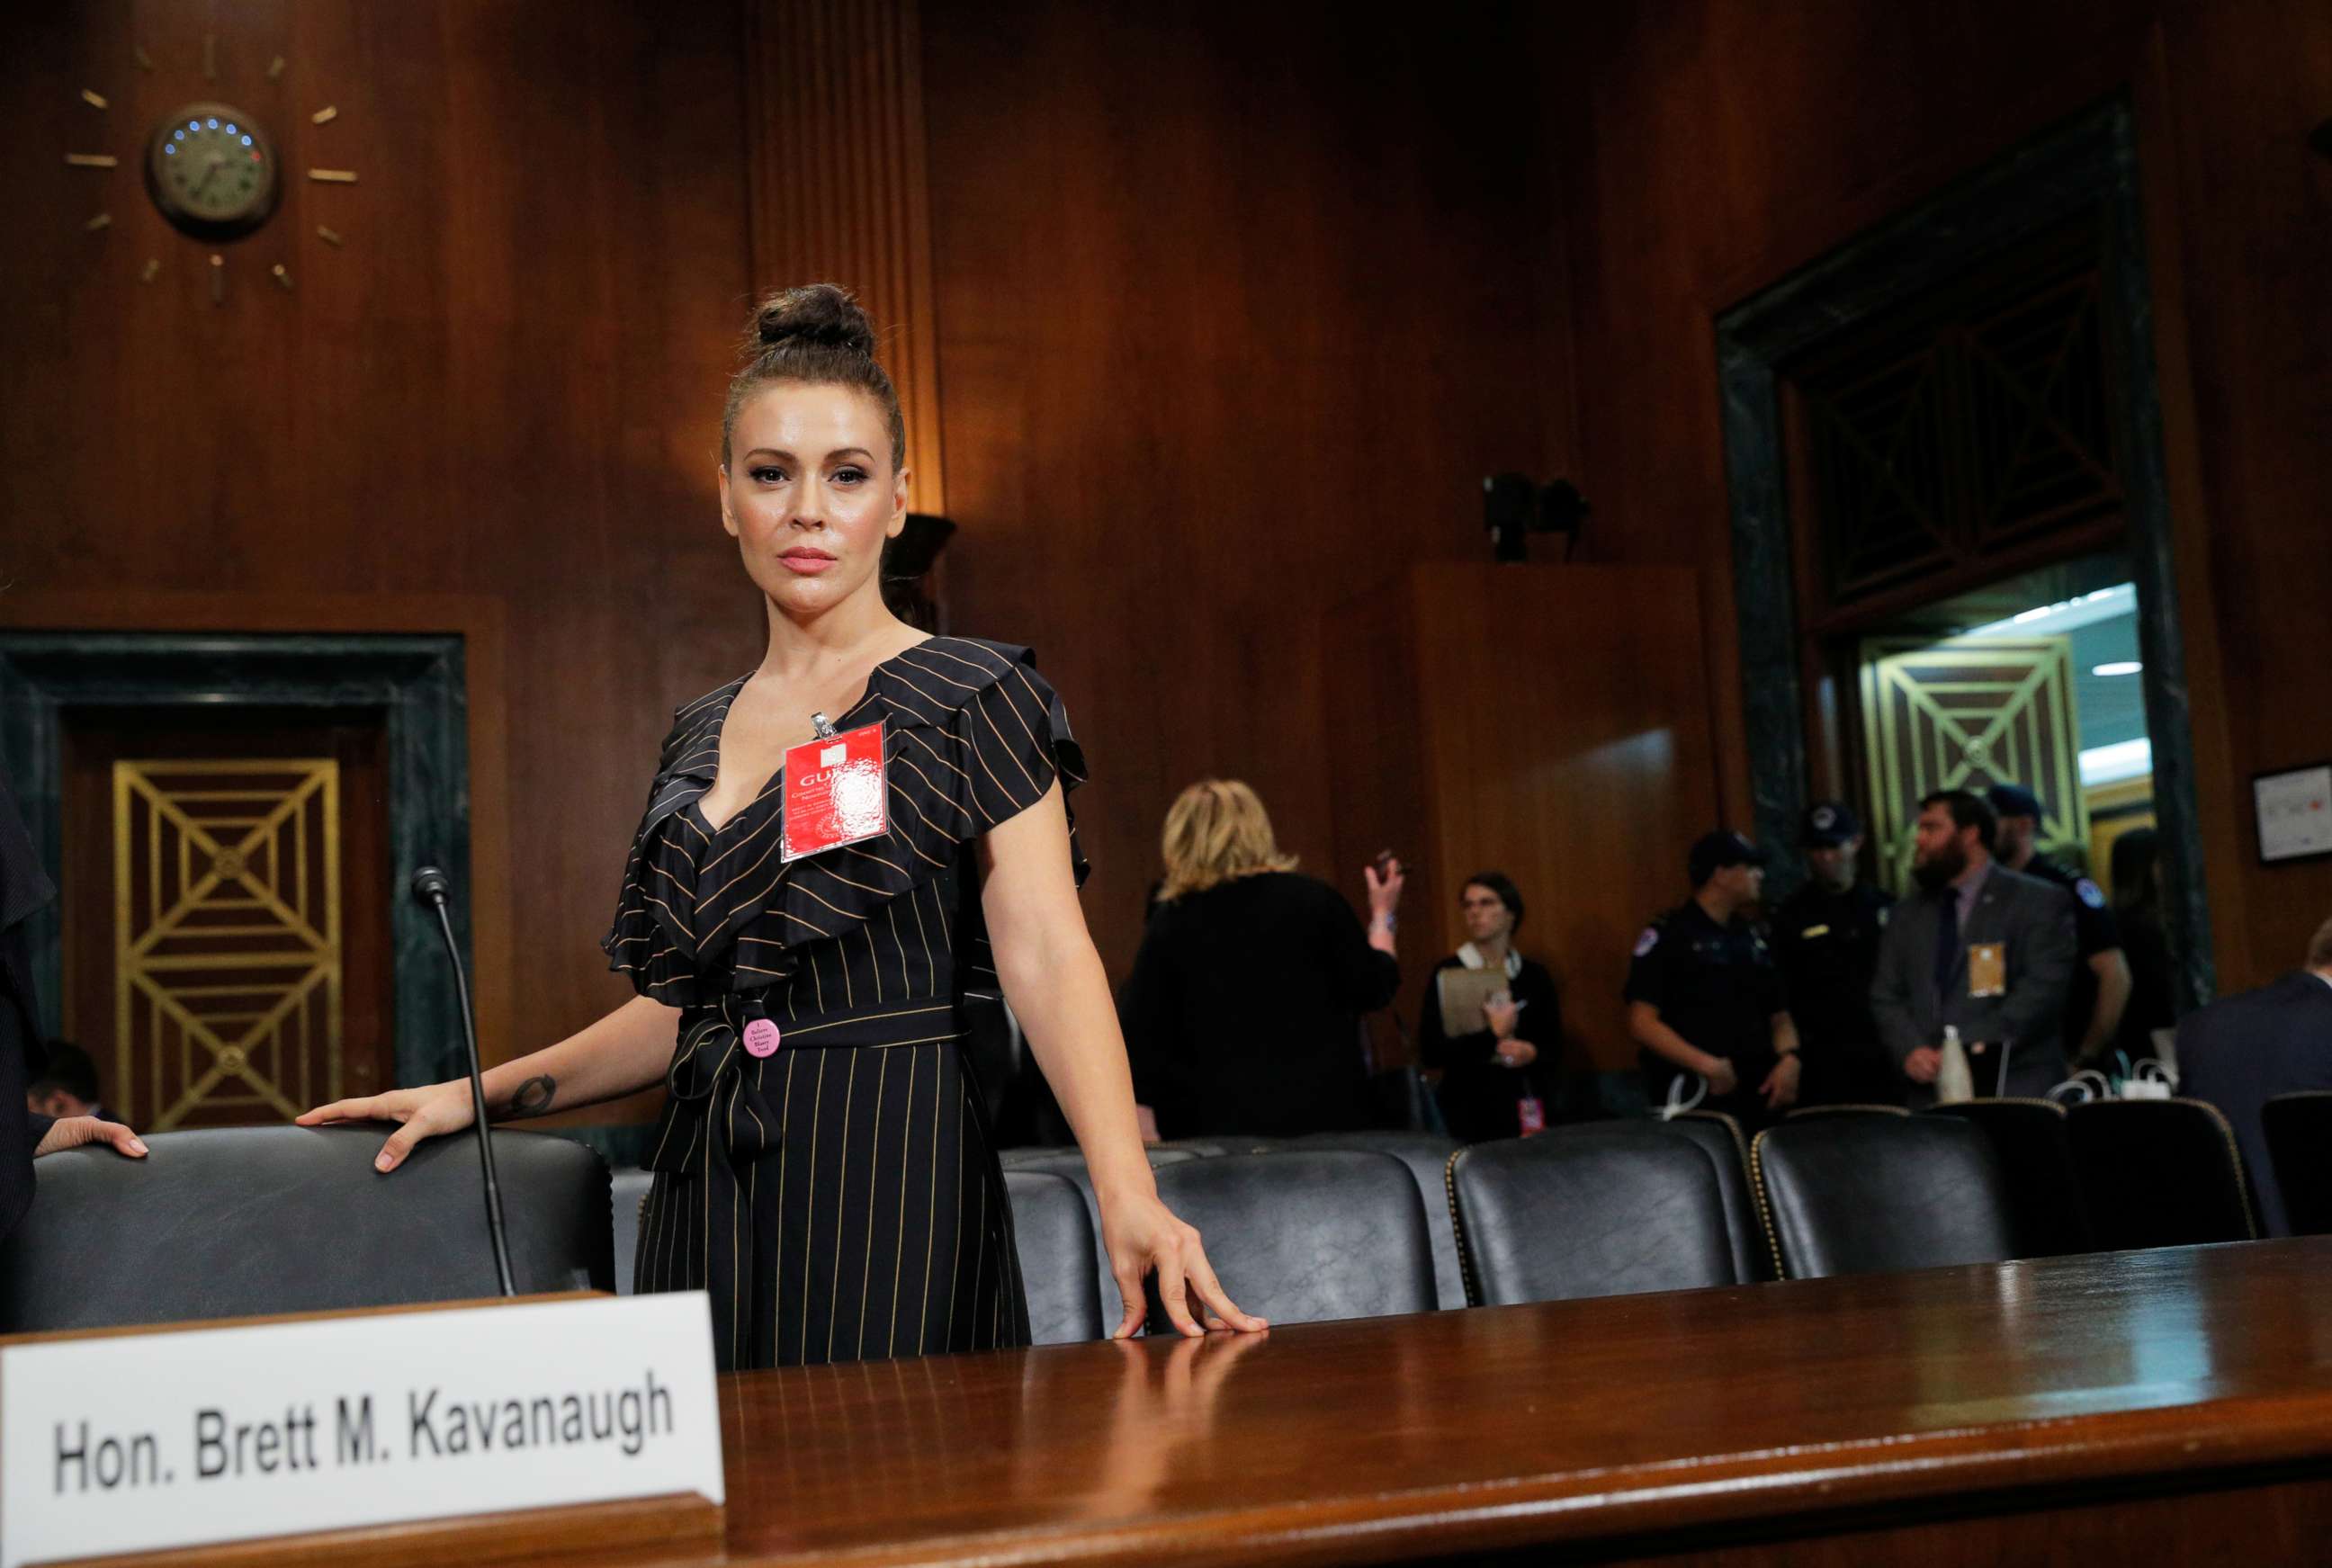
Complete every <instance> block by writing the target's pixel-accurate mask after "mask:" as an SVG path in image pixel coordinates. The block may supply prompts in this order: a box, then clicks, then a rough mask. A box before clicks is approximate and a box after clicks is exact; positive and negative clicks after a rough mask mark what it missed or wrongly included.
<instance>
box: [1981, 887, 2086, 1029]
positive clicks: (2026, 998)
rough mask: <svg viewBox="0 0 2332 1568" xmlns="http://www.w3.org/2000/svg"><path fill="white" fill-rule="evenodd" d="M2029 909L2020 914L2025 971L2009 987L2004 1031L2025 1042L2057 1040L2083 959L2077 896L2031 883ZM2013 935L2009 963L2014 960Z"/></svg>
mask: <svg viewBox="0 0 2332 1568" xmlns="http://www.w3.org/2000/svg"><path fill="white" fill-rule="evenodd" d="M2028 891H2029V894H2030V904H2031V913H2020V915H2019V918H2018V921H2017V928H2018V932H2019V934H2020V935H2021V937H2022V938H2023V947H2024V958H2023V961H2022V966H2021V968H2022V972H2021V974H2019V975H2017V976H2016V977H2015V981H2014V983H2013V984H2012V985H2011V986H2010V987H2009V988H2008V995H2007V997H2006V998H2005V999H2003V1001H2002V1006H2001V1009H2000V1021H2001V1031H2002V1033H2003V1034H2005V1035H2006V1036H2007V1037H2008V1038H2009V1039H2011V1040H2013V1041H2017V1042H2020V1043H2022V1044H2028V1045H2029V1044H2031V1043H2033V1042H2035V1041H2054V1040H2057V1039H2058V1038H2060V1037H2061V1035H2062V1034H2063V1031H2064V1027H2065V999H2066V997H2067V996H2068V995H2069V994H2070V993H2071V990H2072V986H2073V966H2074V965H2075V964H2076V963H2078V962H2079V961H2080V944H2079V938H2078V937H2077V936H2076V935H2075V933H2074V929H2073V895H2072V894H2069V893H2068V892H2066V891H2065V890H2064V889H2063V888H2061V887H2059V886H2058V885H2057V884H2054V883H2048V882H2036V883H2034V884H2031V885H2030V886H2029V889H2028ZM2014 941H2015V939H2014V938H2012V939H2011V942H2012V946H2011V948H2010V961H2012V962H2014V961H2015V957H2014V954H2015V948H2014V945H2013V943H2014Z"/></svg>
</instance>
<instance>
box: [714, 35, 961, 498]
mask: <svg viewBox="0 0 2332 1568" xmlns="http://www.w3.org/2000/svg"><path fill="white" fill-rule="evenodd" d="M744 59H745V133H746V143H745V147H746V153H745V163H746V177H747V182H748V185H747V188H748V192H749V200H748V214H749V222H750V230H751V235H752V257H753V268H752V275H753V282H754V286H755V287H756V288H757V289H760V290H770V289H776V288H780V287H784V286H786V285H788V284H792V283H808V282H838V283H840V284H842V285H843V286H844V287H846V288H848V289H850V290H852V291H853V292H855V293H856V294H857V295H858V298H859V301H860V302H861V303H862V304H864V305H865V307H866V313H867V314H868V315H869V316H870V317H872V318H873V319H874V326H875V330H876V331H877V332H879V333H881V334H882V335H883V345H882V355H883V362H884V368H887V369H888V370H889V371H890V373H891V380H892V384H893V385H894V386H895V387H897V388H898V392H899V402H900V406H901V407H902V408H903V411H904V412H905V415H906V418H907V459H908V462H909V464H910V465H911V466H912V467H913V470H914V487H913V504H914V507H915V510H917V511H918V512H933V513H938V514H941V515H944V514H945V513H946V512H947V483H946V477H945V473H944V471H943V468H942V461H941V460H942V457H943V445H942V439H941V437H942V432H941V421H940V396H939V334H938V331H937V330H936V326H935V322H934V320H933V308H932V240H931V201H930V196H929V188H928V185H927V181H926V176H925V153H924V145H923V142H924V133H923V46H922V21H921V16H920V13H919V6H918V4H917V0H806V3H804V0H746V5H745V47H744Z"/></svg>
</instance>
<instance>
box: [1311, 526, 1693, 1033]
mask: <svg viewBox="0 0 2332 1568" xmlns="http://www.w3.org/2000/svg"><path fill="white" fill-rule="evenodd" d="M1324 646H1325V647H1326V649H1327V650H1328V656H1329V662H1330V664H1331V666H1332V668H1333V670H1334V671H1335V672H1336V678H1335V679H1334V680H1333V681H1332V682H1330V683H1328V684H1327V685H1326V686H1325V688H1324V689H1325V691H1326V693H1327V698H1328V701H1327V703H1326V708H1325V714H1326V725H1325V728H1326V731H1327V733H1328V735H1329V737H1330V752H1329V754H1330V756H1331V757H1332V758H1333V777H1334V779H1335V807H1334V810H1335V818H1336V840H1337V856H1338V861H1339V865H1340V866H1341V865H1343V864H1345V863H1350V864H1352V865H1358V864H1359V863H1360V861H1361V860H1363V859H1365V858H1366V857H1367V856H1370V855H1372V854H1374V853H1375V851H1376V850H1377V849H1378V848H1381V847H1383V846H1385V845H1388V844H1390V845H1391V846H1394V847H1396V848H1399V849H1401V850H1403V851H1404V852H1406V853H1409V854H1410V855H1411V856H1412V857H1413V859H1414V861H1415V864H1416V870H1415V873H1414V876H1413V882H1412V885H1411V888H1410V895H1409V896H1408V897H1407V898H1406V899H1405V900H1404V908H1403V913H1404V919H1403V922H1402V931H1401V960H1402V969H1403V971H1404V978H1405V983H1404V987H1403V992H1402V999H1401V1005H1402V1007H1403V1009H1404V1016H1405V1017H1413V1015H1414V1011H1415V1007H1416V1005H1417V999H1418V997H1419V995H1421V988H1422V986H1423V983H1424V976H1425V975H1426V974H1427V973H1428V972H1429V970H1430V969H1431V967H1432V965H1433V964H1435V963H1437V962H1438V961H1439V960H1440V959H1441V958H1442V957H1443V956H1444V955H1446V954H1447V953H1448V952H1449V951H1452V950H1453V949H1454V948H1456V946H1457V945H1458V943H1459V942H1462V941H1464V940H1465V931H1464V926H1463V924H1462V923H1461V922H1460V920H1459V918H1458V891H1459V889H1460V887H1461V886H1462V885H1463V880H1464V878H1466V877H1467V876H1470V875H1473V874H1474V873H1476V872H1477V871H1484V870H1492V869H1496V870H1501V871H1504V872H1505V873H1506V874H1507V875H1510V876H1512V877H1513V878H1514V879H1515V884H1516V885H1517V886H1518V887H1519V888H1520V889H1521V891H1522V894H1523V897H1524V902H1525V903H1526V904H1527V905H1528V906H1529V913H1528V916H1527V920H1526V922H1525V924H1524V929H1523V932H1522V934H1521V937H1520V945H1521V946H1522V947H1523V949H1524V951H1527V952H1529V953H1530V954H1531V955H1532V956H1534V957H1536V958H1539V959H1541V960H1542V961H1545V962H1546V963H1547V964H1548V965H1549V967H1550V968H1551V969H1553V971H1554V972H1555V974H1556V976H1557V978H1558V980H1560V981H1561V982H1562V983H1563V989H1564V993H1565V1002H1564V1009H1563V1011H1564V1024H1565V1033H1566V1035H1567V1036H1568V1037H1570V1038H1571V1039H1572V1041H1574V1042H1576V1048H1575V1050H1574V1051H1573V1052H1572V1059H1571V1064H1570V1065H1572V1066H1591V1067H1594V1068H1598V1069H1601V1070H1604V1071H1620V1070H1624V1069H1625V1068H1626V1067H1628V1066H1630V1064H1631V1063H1632V1062H1633V1060H1634V1047H1633V1045H1632V1044H1630V1042H1629V1041H1628V1039H1627V1037H1626V1034H1625V1031H1624V1029H1623V1028H1622V1027H1621V1022H1620V1002H1619V997H1620V986H1621V983H1622V981H1623V980H1625V978H1626V972H1627V964H1628V953H1629V950H1630V946H1631V945H1632V942H1633V941H1634V937H1635V934H1636V932H1639V931H1640V930H1641V929H1642V928H1643V924H1644V921H1645V920H1646V918H1647V917H1649V915H1651V914H1652V913H1656V912H1657V911H1658V910H1660V909H1664V908H1667V907H1668V906H1669V905H1671V904H1676V903H1677V902H1678V901H1679V900H1681V899H1682V898H1683V897H1684V895H1685V893H1686V891H1687V890H1686V888H1685V886H1684V877H1683V863H1684V853H1685V850H1686V848H1687V846H1688V845H1689V844H1690V843H1691V841H1692V840H1693V839H1694V838H1695V837H1698V836H1699V835H1700V834H1702V833H1705V832H1706V831H1707V830H1708V828H1709V827H1711V826H1713V825H1714V824H1715V822H1716V817H1717V793H1718V792H1717V785H1716V771H1715V758H1714V755H1713V753H1712V751H1711V749H1710V745H1709V741H1708V734H1707V725H1706V709H1705V708H1704V706H1703V703H1702V699H1701V696H1700V693H1701V683H1702V681H1703V679H1704V671H1705V667H1706V666H1705V661H1704V654H1705V647H1704V639H1703V634H1702V610H1701V605H1700V599H1699V596H1698V593H1697V592H1696V583H1695V579H1694V574H1693V573H1692V572H1691V571H1689V570H1687V569H1682V568H1643V567H1583V566H1569V567H1565V566H1552V565H1550V566H1513V565H1507V566H1493V565H1489V564H1487V563H1484V564H1478V565H1465V566H1458V565H1433V566H1425V567H1419V568H1418V569H1415V570H1414V571H1413V572H1412V573H1410V576H1409V577H1408V578H1407V579H1406V580H1405V581H1403V582H1401V583H1399V584H1395V585H1390V586H1388V587H1386V588H1380V589H1377V590H1375V591H1373V592H1372V593H1371V594H1369V595H1366V596H1363V597H1362V598H1359V599H1356V600H1353V601H1351V602H1350V603H1348V604H1347V605H1344V606H1342V607H1338V609H1337V611H1336V612H1335V613H1334V614H1333V615H1332V616H1331V617H1329V620H1328V630H1327V635H1326V636H1325V637H1324ZM1411 846H1416V847H1414V848H1412V847H1411Z"/></svg>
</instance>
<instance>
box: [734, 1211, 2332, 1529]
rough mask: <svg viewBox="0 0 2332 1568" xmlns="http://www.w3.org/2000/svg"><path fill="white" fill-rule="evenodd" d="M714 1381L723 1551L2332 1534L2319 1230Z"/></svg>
mask: <svg viewBox="0 0 2332 1568" xmlns="http://www.w3.org/2000/svg"><path fill="white" fill-rule="evenodd" d="M722 1396H723V1402H724V1416H723V1425H724V1429H725V1437H726V1442H727V1448H728V1469H729V1487H730V1492H729V1519H728V1533H727V1554H726V1561H728V1562H730V1563H803V1562H815V1561H831V1560H836V1559H846V1560H847V1561H849V1562H851V1563H862V1564H877V1563H975V1562H976V1563H984V1564H995V1563H1119V1562H1123V1563H1250V1562H1258V1561H1276V1562H1305V1563H1362V1562H1381V1561H1393V1560H1399V1559H1413V1558H1418V1557H1426V1556H1443V1555H1456V1554H1477V1553H1478V1554H1504V1553H1515V1554H1516V1555H1517V1556H1518V1557H1519V1556H1527V1557H1529V1558H1530V1559H1531V1560H1533V1561H1547V1560H1549V1559H1550V1558H1558V1557H1559V1558H1562V1559H1565V1560H1586V1561H1620V1560H1627V1559H1630V1558H1637V1557H1650V1556H1658V1557H1661V1558H1662V1560H1663V1561H1671V1562H1690V1563H1770V1562H1785V1561H1786V1562H1790V1563H1839V1564H1863V1563H1874V1562H1917V1563H1998V1562H2010V1561H2044V1560H2053V1561H2088V1560H2089V1559H2090V1558H2091V1557H2092V1556H2095V1557H2096V1558H2098V1560H2101V1561H2102V1560H2106V1554H2112V1558H2113V1559H2114V1560H2117V1561H2121V1562H2146V1561H2157V1562H2185V1561H2201V1560H2209V1561H2214V1562H2216V1563H2222V1564H2228V1565H2232V1564H2234V1563H2251V1562H2261V1561H2310V1560H2316V1561H2320V1560H2323V1559H2324V1558H2325V1557H2327V1555H2332V1239H2318V1240H2301V1241H2279V1242H2251V1243H2242V1244H2238V1245H2234V1246H2229V1247H2215V1248H2181V1249H2175V1250H2165V1251H2157V1252H2145V1253H2117V1254H2105V1255H2100V1256H2095V1257H2079V1258H2061V1259H2052V1260H2047V1261H2040V1262H2031V1263H2020V1264H2009V1265H2003V1266H1998V1267H1991V1266H1986V1267H1967V1268H1952V1269H1940V1270H1933V1271H1928V1272H1925V1273H1918V1274H1907V1275H1891V1276H1869V1277H1863V1278H1852V1279H1835V1280H1810V1281H1802V1282H1799V1283H1794V1284H1784V1285H1766V1286H1744V1287H1740V1288H1735V1289H1727V1290H1708V1291H1693V1292H1687V1293H1683V1294H1677V1295H1667V1296H1632V1297H1622V1298H1615V1299H1608V1300H1601V1301H1582V1302H1566V1303H1559V1304H1553V1305H1542V1306H1528V1307H1508V1308H1500V1309H1495V1310H1491V1309H1477V1310H1473V1311H1467V1312H1450V1313H1435V1314H1427V1315H1420V1316H1416V1317H1406V1318H1382V1319H1372V1320H1369V1321H1365V1322H1359V1323H1345V1324H1313V1325H1305V1326H1291V1327H1287V1328H1283V1329H1277V1330H1275V1331H1273V1332H1272V1333H1270V1334H1266V1335H1263V1336H1259V1337H1256V1338H1251V1339H1234V1338H1228V1337H1220V1336H1219V1337H1217V1338H1214V1339H1211V1340H1208V1341H1200V1342H1176V1341H1166V1340H1149V1341H1141V1342H1133V1343H1118V1344H1113V1343H1095V1344H1081V1345H1067V1346H1059V1347H1055V1348H1049V1349H1043V1350H1034V1351H1019V1352H1004V1353H989V1354H981V1355H963V1356H940V1357H932V1358H929V1359H926V1360H922V1361H911V1362H879V1363H868V1364H864V1365H857V1366H846V1367H832V1368H818V1369H811V1370H803V1371H791V1372H757V1373H750V1374H745V1375H741V1376H737V1377H732V1378H726V1379H724V1380H722ZM1550 1547H1560V1548H1561V1550H1560V1551H1550V1550H1549V1548H1550Z"/></svg>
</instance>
